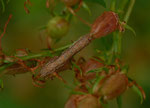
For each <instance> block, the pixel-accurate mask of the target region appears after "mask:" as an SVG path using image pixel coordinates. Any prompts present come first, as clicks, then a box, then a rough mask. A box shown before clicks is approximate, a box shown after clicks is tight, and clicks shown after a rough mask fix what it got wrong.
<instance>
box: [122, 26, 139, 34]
mask: <svg viewBox="0 0 150 108" xmlns="http://www.w3.org/2000/svg"><path fill="white" fill-rule="evenodd" d="M124 27H125V29H127V30H130V31H131V32H132V33H133V34H134V35H135V36H136V32H135V30H134V29H133V28H132V27H130V26H129V25H127V24H125V25H124Z"/></svg>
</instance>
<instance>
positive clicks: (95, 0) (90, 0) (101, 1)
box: [83, 0, 106, 8]
mask: <svg viewBox="0 0 150 108" xmlns="http://www.w3.org/2000/svg"><path fill="white" fill-rule="evenodd" d="M83 1H85V2H93V3H98V4H100V5H102V6H103V7H105V8H106V3H105V1H104V0H83Z"/></svg>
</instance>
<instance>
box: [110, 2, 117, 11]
mask: <svg viewBox="0 0 150 108" xmlns="http://www.w3.org/2000/svg"><path fill="white" fill-rule="evenodd" d="M110 10H112V11H114V12H115V10H116V0H112V1H111V5H110Z"/></svg>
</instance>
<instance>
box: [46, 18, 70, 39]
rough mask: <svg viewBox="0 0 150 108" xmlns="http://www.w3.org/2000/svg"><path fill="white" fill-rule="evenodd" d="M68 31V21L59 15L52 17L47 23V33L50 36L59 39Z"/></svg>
mask: <svg viewBox="0 0 150 108" xmlns="http://www.w3.org/2000/svg"><path fill="white" fill-rule="evenodd" d="M68 31H69V23H68V21H67V20H65V19H64V18H62V17H60V16H56V17H54V18H52V19H51V20H50V21H49V22H48V25H47V32H48V35H49V36H50V37H52V38H56V39H60V38H62V37H63V36H65V35H66V34H67V33H68Z"/></svg>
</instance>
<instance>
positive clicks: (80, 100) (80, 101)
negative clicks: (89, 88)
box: [65, 94, 102, 108]
mask: <svg viewBox="0 0 150 108" xmlns="http://www.w3.org/2000/svg"><path fill="white" fill-rule="evenodd" d="M65 108H102V107H101V105H100V103H99V99H98V98H97V97H95V96H93V95H91V94H87V95H72V96H71V97H70V98H69V100H68V101H67V103H66V105H65Z"/></svg>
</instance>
